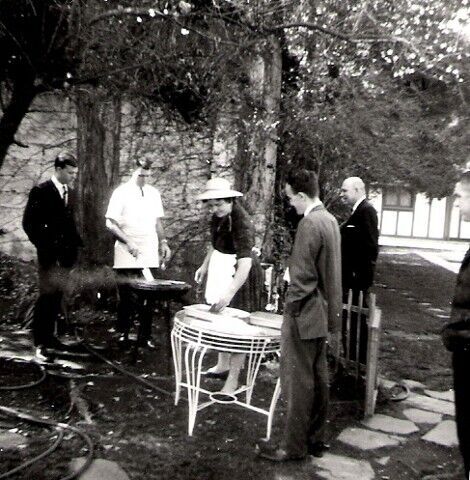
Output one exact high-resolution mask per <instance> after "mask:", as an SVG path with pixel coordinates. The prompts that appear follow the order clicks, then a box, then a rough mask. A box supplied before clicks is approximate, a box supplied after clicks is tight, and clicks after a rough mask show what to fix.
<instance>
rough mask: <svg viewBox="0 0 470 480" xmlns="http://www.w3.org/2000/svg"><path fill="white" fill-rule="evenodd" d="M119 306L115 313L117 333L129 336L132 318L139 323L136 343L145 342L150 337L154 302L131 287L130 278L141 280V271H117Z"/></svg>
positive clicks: (131, 269)
mask: <svg viewBox="0 0 470 480" xmlns="http://www.w3.org/2000/svg"><path fill="white" fill-rule="evenodd" d="M116 272H117V275H118V290H119V305H118V311H117V325H116V328H117V330H118V332H121V333H122V334H124V335H126V336H127V335H129V331H130V329H131V325H132V321H133V318H134V316H137V318H138V321H139V325H140V328H139V338H138V341H146V340H148V339H149V338H150V337H151V335H152V316H153V307H154V302H153V301H152V299H151V296H150V295H146V294H145V292H142V291H138V290H137V289H135V288H133V287H132V281H131V280H132V278H133V277H134V278H140V279H143V276H142V270H141V269H133V268H126V269H124V268H123V269H117V270H116Z"/></svg>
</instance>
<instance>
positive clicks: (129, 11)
mask: <svg viewBox="0 0 470 480" xmlns="http://www.w3.org/2000/svg"><path fill="white" fill-rule="evenodd" d="M125 15H129V16H135V17H150V18H154V17H159V18H162V19H168V20H170V21H172V22H173V23H175V24H176V25H178V26H179V27H181V28H184V29H186V30H188V31H190V32H193V33H195V34H197V35H199V36H201V37H203V38H206V39H208V40H211V41H213V42H218V43H222V44H225V45H238V44H237V43H235V42H231V41H228V40H222V39H221V38H215V37H213V36H211V35H208V34H207V33H205V32H201V31H200V30H198V29H196V28H194V27H192V26H190V25H185V24H184V23H182V22H180V21H179V20H178V19H177V18H176V16H175V15H174V14H169V13H163V12H161V11H160V10H157V9H155V8H132V7H127V8H116V9H114V10H108V11H107V12H103V13H100V14H99V15H96V16H95V17H93V18H92V19H91V20H90V21H89V22H88V26H93V25H94V24H95V23H98V22H100V21H102V20H106V19H107V18H111V17H119V16H125ZM178 16H179V17H189V16H191V14H178Z"/></svg>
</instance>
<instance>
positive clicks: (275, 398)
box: [266, 378, 281, 440]
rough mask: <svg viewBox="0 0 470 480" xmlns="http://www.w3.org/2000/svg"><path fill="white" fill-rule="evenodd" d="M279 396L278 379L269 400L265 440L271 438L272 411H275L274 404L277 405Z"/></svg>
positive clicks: (279, 386)
mask: <svg viewBox="0 0 470 480" xmlns="http://www.w3.org/2000/svg"><path fill="white" fill-rule="evenodd" d="M280 394H281V379H280V378H278V379H277V382H276V388H275V389H274V393H273V398H272V399H271V405H270V406H269V414H268V424H267V426H266V440H269V439H270V437H271V430H272V427H273V417H274V410H275V409H276V404H277V401H278V400H279V395H280Z"/></svg>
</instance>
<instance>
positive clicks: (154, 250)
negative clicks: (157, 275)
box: [114, 232, 160, 268]
mask: <svg viewBox="0 0 470 480" xmlns="http://www.w3.org/2000/svg"><path fill="white" fill-rule="evenodd" d="M127 235H128V237H130V238H131V240H132V241H133V242H134V243H135V244H136V246H137V248H138V249H139V250H140V254H139V256H138V257H137V258H135V257H133V256H132V255H131V254H130V253H129V250H128V249H127V245H125V244H124V243H122V242H120V241H119V240H116V243H115V244H114V268H145V267H148V268H158V267H159V265H160V259H159V255H158V235H157V233H156V232H155V233H152V234H148V235H132V234H129V233H128V234H127Z"/></svg>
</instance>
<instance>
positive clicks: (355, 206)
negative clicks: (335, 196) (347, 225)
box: [351, 195, 366, 213]
mask: <svg viewBox="0 0 470 480" xmlns="http://www.w3.org/2000/svg"><path fill="white" fill-rule="evenodd" d="M365 199H366V196H365V195H362V197H361V198H360V199H359V200H358V201H357V202H356V203H355V204H354V205H353V207H352V212H351V213H354V211H355V210H356V208H357V207H358V206H359V204H360V203H361V202H362V201H363V200H365Z"/></svg>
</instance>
